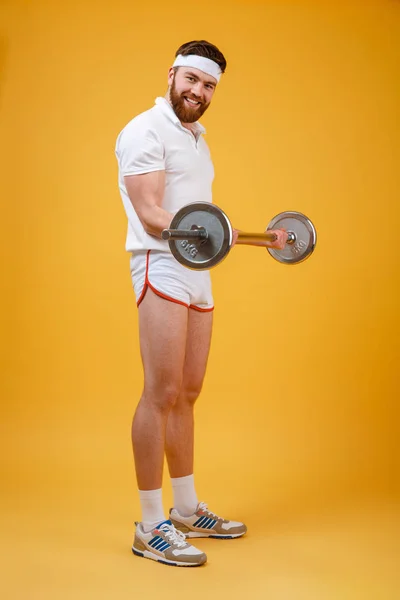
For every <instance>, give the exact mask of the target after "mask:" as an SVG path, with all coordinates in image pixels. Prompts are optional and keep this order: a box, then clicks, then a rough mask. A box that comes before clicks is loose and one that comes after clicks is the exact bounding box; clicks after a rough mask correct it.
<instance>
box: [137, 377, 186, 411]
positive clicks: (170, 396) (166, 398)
mask: <svg viewBox="0 0 400 600" xmlns="http://www.w3.org/2000/svg"><path fill="white" fill-rule="evenodd" d="M179 393H180V385H179V383H177V382H165V383H159V384H157V385H154V384H153V385H148V386H147V387H146V386H145V391H144V396H145V397H146V400H147V401H148V402H151V404H153V406H154V407H155V408H156V409H157V410H158V411H160V412H162V413H164V412H169V411H170V410H171V408H173V406H175V404H176V402H177V400H178V397H179Z"/></svg>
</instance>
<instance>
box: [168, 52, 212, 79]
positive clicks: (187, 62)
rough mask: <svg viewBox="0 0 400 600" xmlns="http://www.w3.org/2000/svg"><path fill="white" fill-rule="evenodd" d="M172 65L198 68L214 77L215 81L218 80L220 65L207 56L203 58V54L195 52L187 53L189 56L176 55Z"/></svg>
mask: <svg viewBox="0 0 400 600" xmlns="http://www.w3.org/2000/svg"><path fill="white" fill-rule="evenodd" d="M172 66H173V67H193V68H194V69H200V71H203V72H204V73H207V75H211V76H212V77H215V79H216V80H217V81H219V80H220V78H221V75H222V72H221V69H220V66H219V65H217V63H216V62H214V61H213V60H210V59H209V58H205V57H204V56H197V54H189V56H182V54H179V56H177V57H176V59H175V62H174V64H173V65H172Z"/></svg>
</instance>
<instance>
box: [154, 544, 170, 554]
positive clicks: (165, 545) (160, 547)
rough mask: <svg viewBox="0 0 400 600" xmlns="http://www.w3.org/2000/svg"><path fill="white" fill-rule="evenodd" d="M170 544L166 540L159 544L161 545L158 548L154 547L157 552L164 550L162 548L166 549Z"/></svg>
mask: <svg viewBox="0 0 400 600" xmlns="http://www.w3.org/2000/svg"><path fill="white" fill-rule="evenodd" d="M170 547H171V546H170V545H169V544H168V542H164V544H161V546H158V548H156V550H158V551H159V552H164V550H168V548H170Z"/></svg>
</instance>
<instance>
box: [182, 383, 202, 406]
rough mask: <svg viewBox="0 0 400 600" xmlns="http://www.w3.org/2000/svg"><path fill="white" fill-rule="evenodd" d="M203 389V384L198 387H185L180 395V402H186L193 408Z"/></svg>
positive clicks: (192, 385) (191, 385) (194, 385)
mask: <svg viewBox="0 0 400 600" xmlns="http://www.w3.org/2000/svg"><path fill="white" fill-rule="evenodd" d="M201 388H202V386H201V384H199V385H196V384H193V383H192V384H190V385H187V386H183V387H182V389H181V391H180V394H179V401H180V402H184V403H185V404H187V405H189V406H193V405H194V404H195V402H196V400H197V398H198V397H199V396H200V392H201Z"/></svg>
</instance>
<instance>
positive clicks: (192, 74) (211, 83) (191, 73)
mask: <svg viewBox="0 0 400 600" xmlns="http://www.w3.org/2000/svg"><path fill="white" fill-rule="evenodd" d="M185 75H190V76H191V77H194V78H195V79H196V80H197V81H200V77H199V76H198V75H196V73H193V71H186V73H185ZM204 83H207V84H209V85H213V86H214V87H215V86H216V83H214V81H204Z"/></svg>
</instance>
